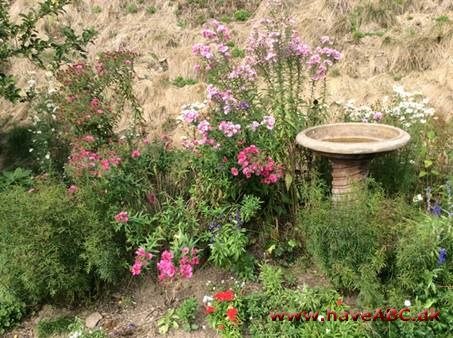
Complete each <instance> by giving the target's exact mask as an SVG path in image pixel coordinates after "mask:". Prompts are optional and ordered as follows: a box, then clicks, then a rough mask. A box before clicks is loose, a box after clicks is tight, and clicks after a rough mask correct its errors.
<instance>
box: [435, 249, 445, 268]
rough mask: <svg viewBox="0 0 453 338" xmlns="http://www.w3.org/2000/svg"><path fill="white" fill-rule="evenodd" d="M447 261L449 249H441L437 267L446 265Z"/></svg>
mask: <svg viewBox="0 0 453 338" xmlns="http://www.w3.org/2000/svg"><path fill="white" fill-rule="evenodd" d="M446 260H447V249H445V248H440V249H439V258H438V259H437V265H441V264H444V263H445V261H446Z"/></svg>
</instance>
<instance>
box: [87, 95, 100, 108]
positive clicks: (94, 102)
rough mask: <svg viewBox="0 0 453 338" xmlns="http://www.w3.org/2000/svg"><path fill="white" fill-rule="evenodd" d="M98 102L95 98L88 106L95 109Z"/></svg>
mask: <svg viewBox="0 0 453 338" xmlns="http://www.w3.org/2000/svg"><path fill="white" fill-rule="evenodd" d="M99 102H101V100H99V99H98V98H97V97H95V98H94V99H92V100H91V102H90V105H91V107H93V108H95V107H97V106H98V105H99Z"/></svg>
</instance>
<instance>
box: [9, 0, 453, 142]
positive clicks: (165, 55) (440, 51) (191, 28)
mask: <svg viewBox="0 0 453 338" xmlns="http://www.w3.org/2000/svg"><path fill="white" fill-rule="evenodd" d="M36 3H37V2H36V1H33V0H16V1H12V6H11V15H12V17H13V18H18V14H19V13H21V12H22V11H25V10H26V9H27V8H30V7H31V6H33V5H36ZM286 5H287V7H288V9H289V12H290V13H291V15H292V16H293V17H294V19H295V20H296V23H297V29H298V31H299V33H300V35H301V37H302V39H303V40H304V41H305V42H307V43H309V44H312V45H316V44H317V43H318V41H319V38H320V37H321V36H323V35H329V36H331V37H333V38H334V41H335V44H334V45H335V47H336V48H337V49H339V50H340V51H341V52H342V53H343V60H342V61H341V62H340V63H339V64H338V65H337V66H335V68H334V69H333V71H332V72H331V75H330V77H329V81H328V94H329V99H328V102H329V103H330V104H331V108H332V110H335V109H336V108H338V107H339V106H340V105H341V103H344V102H345V101H347V100H349V99H354V100H355V101H356V103H357V104H361V103H367V104H370V103H373V102H374V101H376V100H377V99H382V97H383V96H385V95H391V94H392V86H393V85H394V84H397V83H398V84H402V85H403V86H404V88H405V89H406V90H409V91H419V92H421V93H423V94H424V95H425V96H427V97H428V98H429V99H430V102H431V104H432V105H433V106H434V108H435V109H436V111H437V112H438V114H439V115H441V116H443V117H444V118H446V119H448V118H449V117H450V116H451V115H453V113H452V107H453V1H451V0H446V1H441V0H439V1H431V0H381V1H370V0H366V1H364V0H351V1H348V0H313V1H309V0H301V1H294V0H293V1H291V0H290V1H287V2H286ZM150 7H151V8H154V9H155V13H153V14H151V13H150V11H149V10H148V11H147V9H149V8H150ZM244 7H245V8H247V9H248V10H250V12H251V14H252V16H251V18H250V19H249V20H247V21H245V22H237V21H233V22H231V23H230V24H229V25H230V27H232V29H233V31H234V39H235V40H236V41H238V42H239V45H240V46H241V45H242V46H244V44H245V42H246V39H247V36H248V34H249V32H250V30H251V28H252V26H253V25H255V24H256V23H257V22H258V21H259V20H260V19H262V18H265V17H267V16H268V15H269V4H268V2H267V1H238V0H236V1H234V0H223V1H222V0H174V1H161V0H155V1H146V0H137V1H128V0H78V1H75V2H74V3H73V4H72V5H69V6H67V11H66V14H64V15H63V16H61V17H59V18H58V19H57V18H49V19H47V20H43V22H40V26H39V27H40V31H42V32H45V33H47V34H50V35H57V34H58V30H59V27H60V26H61V25H67V24H70V25H71V26H72V27H73V28H74V29H75V30H76V31H79V32H80V31H81V30H82V29H83V28H86V27H94V28H95V29H96V30H97V32H98V36H97V38H96V40H95V41H94V44H92V45H90V46H89V48H88V52H89V58H95V56H96V54H97V53H99V52H101V51H111V50H117V49H129V50H133V51H135V52H138V53H139V54H140V57H139V58H138V59H137V62H136V64H135V69H136V74H137V78H136V81H135V90H136V93H137V96H138V98H139V100H140V102H141V103H142V105H143V107H144V112H145V119H146V121H147V123H148V125H149V131H150V133H156V134H160V133H161V132H162V131H163V130H162V128H164V132H168V133H171V134H172V135H173V136H174V137H178V136H180V134H181V131H180V130H178V128H170V130H168V126H171V125H174V124H173V123H171V122H172V121H173V119H174V118H175V117H176V116H177V115H178V114H179V112H180V108H181V106H182V105H183V104H187V103H191V102H195V101H203V100H204V96H205V88H206V86H205V84H203V83H200V82H198V83H197V84H195V85H191V86H185V87H183V88H178V87H176V86H174V85H173V84H171V80H172V79H174V78H176V77H178V76H183V77H185V78H194V77H195V74H194V72H193V66H194V64H195V63H196V58H195V57H193V56H192V53H191V46H192V45H193V44H194V43H196V42H200V41H201V40H202V39H201V36H200V31H201V26H202V23H203V21H205V20H206V19H208V18H209V17H220V16H222V15H225V14H229V15H230V16H231V13H234V11H235V10H237V9H238V8H244ZM357 13H358V14H357ZM354 18H356V19H354ZM354 20H355V21H354ZM351 22H356V23H357V24H356V25H355V28H354V27H353V26H354V25H353V24H351ZM167 65H168V67H167ZM33 70H34V69H33V66H32V65H30V64H29V63H28V62H27V61H23V60H17V61H13V62H12V63H11V71H12V73H14V74H16V75H17V77H18V78H19V79H20V81H21V83H22V85H25V83H26V81H27V78H29V72H30V71H33ZM38 74H39V71H38ZM38 79H41V80H42V81H45V79H44V77H43V76H41V77H40V75H38ZM0 104H1V107H3V109H2V110H3V111H4V112H3V114H2V115H3V116H2V117H3V120H4V121H3V124H4V125H7V124H9V123H11V122H17V121H23V120H26V119H27V114H26V112H27V106H26V105H21V106H20V105H19V106H15V107H13V106H12V105H10V104H9V103H7V102H4V101H2V102H0ZM127 118H128V117H127V116H124V118H123V121H122V122H123V125H124V122H126V120H127Z"/></svg>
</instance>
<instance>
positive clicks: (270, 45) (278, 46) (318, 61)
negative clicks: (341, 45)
mask: <svg viewBox="0 0 453 338" xmlns="http://www.w3.org/2000/svg"><path fill="white" fill-rule="evenodd" d="M330 44H331V40H330V38H329V37H327V36H323V37H322V38H321V45H322V46H320V47H317V48H315V49H314V50H312V49H311V48H310V46H309V45H307V44H305V43H303V42H302V41H301V38H300V37H299V35H298V33H297V31H296V29H295V22H294V21H293V20H291V19H288V20H286V21H285V22H283V23H282V22H278V21H275V20H273V19H265V20H262V21H261V22H260V25H259V26H258V27H255V29H254V30H253V32H252V34H251V35H250V37H249V40H248V43H247V49H246V50H247V52H249V53H250V54H252V55H254V58H253V59H252V60H253V61H254V64H256V65H257V66H268V65H272V64H274V63H276V62H278V60H279V59H282V58H297V59H298V60H299V61H300V63H301V64H302V65H305V66H306V69H307V70H308V71H310V73H311V79H312V80H313V81H319V80H322V79H324V78H325V77H326V75H327V71H328V69H329V67H331V66H332V65H333V64H334V63H336V62H337V61H339V60H340V59H341V53H340V52H339V51H337V50H335V49H333V48H330V47H328V46H327V45H330Z"/></svg>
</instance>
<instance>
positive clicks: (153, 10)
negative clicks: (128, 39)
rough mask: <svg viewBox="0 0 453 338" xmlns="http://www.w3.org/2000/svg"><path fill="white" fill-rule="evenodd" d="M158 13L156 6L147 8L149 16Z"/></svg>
mask: <svg viewBox="0 0 453 338" xmlns="http://www.w3.org/2000/svg"><path fill="white" fill-rule="evenodd" d="M156 12H157V8H156V7H154V6H149V7H147V8H146V13H148V14H149V15H153V14H156Z"/></svg>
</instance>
